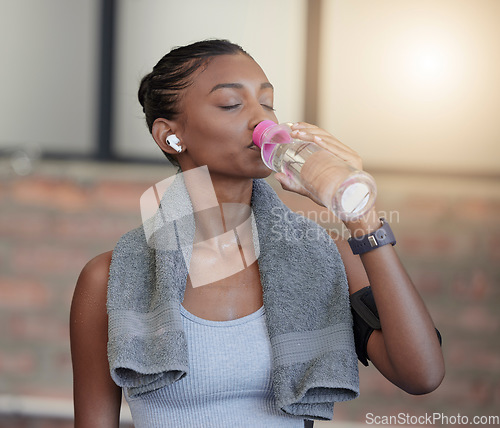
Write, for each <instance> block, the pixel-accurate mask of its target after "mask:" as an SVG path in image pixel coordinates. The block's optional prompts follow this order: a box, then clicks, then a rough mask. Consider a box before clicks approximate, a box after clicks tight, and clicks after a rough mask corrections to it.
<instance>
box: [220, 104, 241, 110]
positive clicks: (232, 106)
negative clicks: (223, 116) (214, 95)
mask: <svg viewBox="0 0 500 428" xmlns="http://www.w3.org/2000/svg"><path fill="white" fill-rule="evenodd" d="M240 105H241V104H232V105H230V106H220V108H221V109H223V110H234V109H235V108H238V107H239V106H240Z"/></svg>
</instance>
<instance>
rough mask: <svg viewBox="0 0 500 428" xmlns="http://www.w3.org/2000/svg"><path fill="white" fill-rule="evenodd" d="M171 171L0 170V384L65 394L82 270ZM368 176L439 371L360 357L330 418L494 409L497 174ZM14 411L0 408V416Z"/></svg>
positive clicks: (306, 209)
mask: <svg viewBox="0 0 500 428" xmlns="http://www.w3.org/2000/svg"><path fill="white" fill-rule="evenodd" d="M172 173H173V170H172V169H170V168H168V167H160V166H151V165H108V164H97V163H78V162H40V163H39V164H38V165H37V166H36V168H35V170H34V172H33V173H32V174H31V175H28V176H24V177H20V176H16V175H14V174H13V173H12V172H10V170H8V169H7V168H4V169H3V170H2V171H1V174H2V182H1V184H0V204H1V212H0V236H1V241H0V379H1V381H0V395H6V394H8V395H11V396H23V397H43V398H51V397H52V398H57V399H68V400H69V399H71V381H72V380H71V362H70V354H69V333H68V314H69V305H70V301H71V296H72V292H73V288H74V284H75V282H76V279H77V277H78V274H79V272H80V270H81V268H82V267H83V265H84V264H85V263H86V261H87V260H89V259H90V258H92V257H93V256H94V255H96V254H98V253H100V252H103V251H106V250H109V249H112V248H113V246H114V244H115V243H116V241H117V239H118V238H119V237H120V236H121V235H122V234H123V233H125V232H126V231H128V230H130V229H131V228H133V227H136V226H137V225H139V224H140V212H139V197H140V196H141V194H142V193H143V192H144V191H145V190H146V189H147V188H148V187H149V186H151V185H152V184H154V183H156V182H158V181H160V180H162V179H164V178H165V177H166V176H168V175H171V174H172ZM376 178H377V182H378V185H379V198H378V204H377V206H378V209H379V210H380V211H383V212H385V215H386V217H388V218H389V219H390V220H391V222H392V226H393V229H394V231H395V233H396V236H397V239H398V245H397V249H398V253H399V254H400V256H401V258H402V259H403V261H404V263H405V265H406V266H407V269H408V270H409V272H410V273H411V275H412V277H413V278H414V281H415V283H416V285H417V287H418V288H419V290H420V292H421V294H422V295H423V297H424V300H425V301H426V302H427V304H428V306H429V308H430V311H431V313H432V315H433V317H434V319H435V322H436V324H437V325H438V327H439V328H440V330H441V332H442V333H443V337H444V344H443V350H444V353H445V357H446V363H447V375H446V378H445V381H444V382H443V384H442V386H441V387H440V388H439V389H438V390H437V391H436V392H434V393H432V394H430V395H427V396H422V397H413V396H410V395H407V394H405V393H403V392H402V391H399V390H398V389H396V388H395V387H394V386H392V385H391V384H390V383H389V382H387V381H386V380H385V379H383V378H382V376H381V375H379V374H378V372H376V370H375V369H374V368H373V367H369V368H364V367H360V370H361V391H362V394H361V397H360V398H359V399H357V400H354V401H353V402H349V403H341V404H339V405H337V407H336V419H337V420H345V421H354V422H364V421H365V415H366V414H367V413H368V412H371V413H374V414H375V415H396V414H397V413H399V412H405V413H406V412H408V413H409V414H413V415H423V414H425V413H432V412H439V413H443V414H444V415H449V416H452V415H456V414H457V413H460V414H462V415H469V416H470V417H472V416H476V415H494V414H498V413H499V412H498V410H497V409H498V408H500V343H499V341H498V335H499V330H500V315H499V310H498V307H499V303H500V290H499V288H500V287H499V285H500V221H499V219H500V183H499V180H496V179H491V178H490V179H487V178H483V179H480V178H460V177H448V178H439V177H427V178H426V177H423V176H409V175H402V174H398V175H397V174H393V175H390V174H385V175H384V174H377V175H376ZM271 183H273V184H276V183H275V182H273V181H272V180H271ZM280 195H281V196H282V197H283V199H284V200H285V201H286V202H287V203H288V204H289V205H290V206H291V207H292V208H293V209H295V210H298V211H301V212H303V213H304V214H305V215H308V216H311V217H313V218H316V219H318V221H320V222H321V223H323V224H324V225H325V226H326V227H339V224H338V223H335V222H333V223H332V218H331V216H328V215H327V213H326V212H325V211H321V210H318V209H317V208H316V207H315V206H314V205H313V204H312V203H309V202H308V201H307V200H304V199H303V198H298V197H295V196H293V195H290V194H285V193H283V192H280ZM9 418H10V419H9ZM9 420H10V421H11V422H8V421H9ZM2 421H3V422H2ZM12 421H13V419H12V415H10V416H3V417H0V426H6V427H7V426H9V427H11V426H12V427H13V426H14V425H13V422H12ZM8 423H10V425H8ZM42 423H45V424H46V423H47V422H46V421H45V422H42V421H41V420H40V422H39V423H38V425H37V424H36V422H33V421H32V424H31V425H26V426H33V427H35V426H36V427H38V426H40V427H41V426H47V425H42ZM61 423H62V422H61ZM329 425H330V424H329V423H321V424H318V426H329ZM51 426H57V425H56V424H55V423H54V424H53V425H51ZM61 426H62V425H61Z"/></svg>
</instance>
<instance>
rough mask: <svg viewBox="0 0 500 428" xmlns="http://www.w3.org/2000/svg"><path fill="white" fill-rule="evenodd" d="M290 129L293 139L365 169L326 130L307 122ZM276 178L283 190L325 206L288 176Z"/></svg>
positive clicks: (279, 175) (357, 158)
mask: <svg viewBox="0 0 500 428" xmlns="http://www.w3.org/2000/svg"><path fill="white" fill-rule="evenodd" d="M290 128H291V129H292V134H291V136H292V138H297V139H299V140H302V141H306V142H310V143H314V144H316V145H318V146H319V147H321V148H323V149H325V150H327V151H329V152H330V153H333V154H334V155H335V156H337V157H338V158H340V159H342V160H343V161H344V162H346V163H347V164H349V165H351V166H352V167H354V168H356V169H359V170H362V169H363V162H362V161H361V157H360V156H359V155H358V154H357V153H356V152H355V151H354V150H353V149H351V148H350V147H348V146H346V145H345V144H342V143H341V142H340V141H339V140H337V139H336V138H335V137H334V136H333V135H331V134H330V133H328V132H327V131H325V130H324V129H321V128H319V127H317V126H315V125H311V124H309V123H305V122H297V123H294V124H292V125H291V126H290ZM274 177H275V178H276V180H278V181H279V182H280V184H281V187H283V189H285V190H289V191H291V192H295V193H299V194H301V195H304V196H307V197H309V198H311V199H312V200H313V201H314V202H316V203H317V204H319V205H321V206H323V204H322V203H321V202H320V201H319V200H318V199H317V198H316V197H314V196H313V195H312V194H311V193H309V192H308V191H307V190H306V189H304V188H303V187H302V186H300V185H297V184H295V183H294V182H293V181H292V180H291V179H290V178H288V177H287V176H286V174H283V173H281V172H279V173H276V174H275V175H274Z"/></svg>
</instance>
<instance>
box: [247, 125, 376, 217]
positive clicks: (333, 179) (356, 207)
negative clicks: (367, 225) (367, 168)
mask: <svg viewBox="0 0 500 428" xmlns="http://www.w3.org/2000/svg"><path fill="white" fill-rule="evenodd" d="M291 132H292V130H291V128H290V127H289V126H288V125H285V124H280V125H278V124H276V123H274V122H273V121H271V120H265V121H263V122H260V123H259V124H258V125H257V126H256V127H255V129H254V132H253V142H254V143H255V144H256V145H257V146H258V147H260V149H261V156H262V160H263V161H264V163H265V164H266V165H267V167H268V168H270V169H272V170H273V171H275V172H282V173H284V174H286V175H287V176H288V177H290V178H291V179H292V180H293V181H294V182H295V183H298V184H300V185H301V186H302V187H303V188H305V189H306V190H307V191H309V192H310V193H312V194H313V195H314V196H316V198H317V199H319V200H320V201H321V202H322V203H323V205H325V207H327V208H328V209H330V210H331V211H332V212H333V213H334V214H335V215H336V216H337V217H338V218H340V219H341V220H344V221H352V220H356V219H358V218H360V217H362V216H363V215H364V214H366V213H367V212H368V211H369V210H370V209H371V208H372V206H373V204H374V203H375V198H376V196H377V187H376V185H375V180H374V179H373V177H372V176H371V175H370V174H367V173H366V172H364V171H360V170H358V169H356V168H353V167H352V166H350V165H349V164H347V163H346V162H344V161H343V160H342V159H340V158H339V157H337V156H335V155H334V154H333V153H330V152H329V151H327V150H325V149H323V148H321V147H319V146H318V145H316V144H314V143H309V142H306V141H302V140H298V139H294V138H292V137H291V135H290V133H291Z"/></svg>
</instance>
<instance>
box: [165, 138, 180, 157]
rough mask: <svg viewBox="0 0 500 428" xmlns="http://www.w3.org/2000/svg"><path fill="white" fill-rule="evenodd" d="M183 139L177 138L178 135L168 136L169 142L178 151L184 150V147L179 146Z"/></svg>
mask: <svg viewBox="0 0 500 428" xmlns="http://www.w3.org/2000/svg"><path fill="white" fill-rule="evenodd" d="M180 141H181V140H179V139H178V138H177V135H175V134H172V135H169V136H168V137H167V144H168V145H169V146H170V147H172V148H173V149H174V150H175V151H176V152H177V153H180V152H182V147H181V146H179V143H180Z"/></svg>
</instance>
